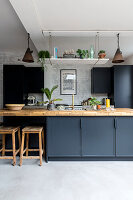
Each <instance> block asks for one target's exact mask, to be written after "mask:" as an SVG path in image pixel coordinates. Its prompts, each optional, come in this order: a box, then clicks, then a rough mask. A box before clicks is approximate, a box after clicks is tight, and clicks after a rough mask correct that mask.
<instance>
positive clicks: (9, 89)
mask: <svg viewBox="0 0 133 200" xmlns="http://www.w3.org/2000/svg"><path fill="white" fill-rule="evenodd" d="M24 94H25V88H24V66H23V65H4V66H3V105H4V106H5V104H13V103H16V104H23V103H24Z"/></svg>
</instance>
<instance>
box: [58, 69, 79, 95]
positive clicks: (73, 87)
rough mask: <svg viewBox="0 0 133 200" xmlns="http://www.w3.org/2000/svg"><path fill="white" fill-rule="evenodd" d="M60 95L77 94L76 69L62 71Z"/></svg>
mask: <svg viewBox="0 0 133 200" xmlns="http://www.w3.org/2000/svg"><path fill="white" fill-rule="evenodd" d="M60 94H63V95H65V94H66V95H69V94H77V71H76V69H61V70H60Z"/></svg>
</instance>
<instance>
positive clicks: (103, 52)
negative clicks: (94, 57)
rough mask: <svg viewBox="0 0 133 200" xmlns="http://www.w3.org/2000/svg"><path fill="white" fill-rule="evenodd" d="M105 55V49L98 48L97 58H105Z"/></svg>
mask: <svg viewBox="0 0 133 200" xmlns="http://www.w3.org/2000/svg"><path fill="white" fill-rule="evenodd" d="M105 56H106V53H105V51H104V50H100V51H99V53H98V58H101V59H103V58H105Z"/></svg>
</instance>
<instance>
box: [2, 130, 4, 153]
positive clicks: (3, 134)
mask: <svg viewBox="0 0 133 200" xmlns="http://www.w3.org/2000/svg"><path fill="white" fill-rule="evenodd" d="M2 156H5V134H2Z"/></svg>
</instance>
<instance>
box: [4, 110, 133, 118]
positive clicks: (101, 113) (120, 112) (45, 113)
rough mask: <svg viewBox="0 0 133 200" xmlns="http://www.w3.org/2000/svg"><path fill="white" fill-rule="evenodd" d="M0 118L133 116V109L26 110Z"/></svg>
mask: <svg viewBox="0 0 133 200" xmlns="http://www.w3.org/2000/svg"><path fill="white" fill-rule="evenodd" d="M0 116H133V109H129V108H117V109H115V110H114V111H106V110H100V111H92V110H89V111H85V110H69V111H68V110H65V111H59V110H55V111H48V110H45V109H24V110H20V111H10V110H7V109H3V110H0Z"/></svg>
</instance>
